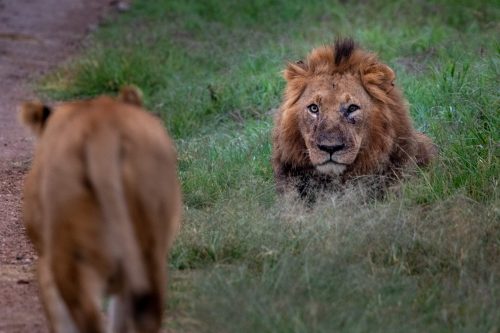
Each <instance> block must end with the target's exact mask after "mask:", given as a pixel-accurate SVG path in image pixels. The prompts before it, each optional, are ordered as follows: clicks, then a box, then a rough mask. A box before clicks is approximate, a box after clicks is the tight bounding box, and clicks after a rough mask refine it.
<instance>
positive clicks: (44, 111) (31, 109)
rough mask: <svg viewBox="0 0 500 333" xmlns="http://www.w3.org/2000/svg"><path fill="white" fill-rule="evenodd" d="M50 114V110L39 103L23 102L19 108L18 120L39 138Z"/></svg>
mask: <svg viewBox="0 0 500 333" xmlns="http://www.w3.org/2000/svg"><path fill="white" fill-rule="evenodd" d="M51 114H52V109H51V108H50V107H48V106H47V105H45V104H43V103H41V102H38V101H36V102H25V103H23V104H22V105H21V107H20V112H19V120H20V121H21V123H22V124H24V125H25V126H27V127H29V128H30V129H31V131H32V132H33V133H34V134H35V135H36V136H40V135H41V134H42V132H43V129H44V128H45V124H46V123H47V119H49V117H50V115H51Z"/></svg>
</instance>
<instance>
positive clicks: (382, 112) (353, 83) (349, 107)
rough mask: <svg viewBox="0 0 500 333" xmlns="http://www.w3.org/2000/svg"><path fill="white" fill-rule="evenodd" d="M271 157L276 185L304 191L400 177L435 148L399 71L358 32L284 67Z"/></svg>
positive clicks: (429, 156) (426, 160)
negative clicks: (361, 42)
mask: <svg viewBox="0 0 500 333" xmlns="http://www.w3.org/2000/svg"><path fill="white" fill-rule="evenodd" d="M284 77H285V79H286V81H287V82H286V83H287V85H286V89H285V94H284V101H283V103H282V106H281V108H280V110H279V111H278V112H277V114H276V118H275V127H274V132H273V156H272V163H273V169H274V176H275V180H276V186H277V189H278V192H280V193H283V192H285V191H288V190H289V189H295V190H297V191H298V193H299V194H300V195H301V196H302V197H303V196H307V195H309V194H311V193H314V192H316V191H317V190H318V189H324V188H328V184H331V183H337V184H345V183H346V182H347V181H350V180H354V179H360V178H362V177H365V176H376V178H380V179H382V178H384V179H393V180H394V179H398V178H399V177H400V176H401V172H402V170H405V169H406V168H408V167H410V166H412V165H413V166H414V165H418V166H425V165H427V164H429V163H430V161H431V160H432V159H433V157H434V156H435V155H436V153H437V152H436V148H435V146H434V145H433V143H432V141H431V140H430V139H429V138H428V137H427V136H425V135H424V134H422V133H420V132H418V131H416V130H415V129H414V128H413V125H412V122H411V119H410V115H409V111H408V105H407V102H406V100H405V99H404V97H403V95H402V93H401V91H400V90H399V89H398V87H397V86H396V85H395V84H394V81H395V74H394V72H393V71H392V70H391V69H390V68H389V67H388V66H387V65H385V64H383V63H381V62H380V61H379V60H378V58H377V56H376V55H375V54H373V53H370V52H366V51H364V50H362V49H361V48H359V47H358V46H357V45H356V44H355V43H354V42H353V40H352V39H339V40H337V41H336V42H335V45H334V46H333V47H331V46H322V47H318V48H316V49H314V50H312V52H311V53H310V54H309V55H308V56H307V59H306V60H305V61H298V62H295V63H289V64H288V65H287V67H286V69H285V71H284Z"/></svg>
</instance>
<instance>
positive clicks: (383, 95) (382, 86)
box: [361, 62, 396, 102]
mask: <svg viewBox="0 0 500 333" xmlns="http://www.w3.org/2000/svg"><path fill="white" fill-rule="evenodd" d="M361 78H362V81H363V84H364V86H365V88H366V89H367V90H368V92H369V93H370V94H371V95H372V96H373V97H374V98H376V99H378V100H380V101H382V102H385V101H386V100H387V94H388V93H389V92H390V91H391V90H392V89H393V88H394V81H395V80H396V74H394V71H393V70H392V69H391V68H390V67H389V66H387V65H385V64H382V63H378V62H377V63H372V64H370V65H369V66H367V67H365V68H363V69H362V70H361Z"/></svg>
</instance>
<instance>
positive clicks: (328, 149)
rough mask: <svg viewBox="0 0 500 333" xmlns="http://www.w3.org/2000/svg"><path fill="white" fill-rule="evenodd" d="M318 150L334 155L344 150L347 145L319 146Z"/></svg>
mask: <svg viewBox="0 0 500 333" xmlns="http://www.w3.org/2000/svg"><path fill="white" fill-rule="evenodd" d="M318 148H319V149H320V150H323V151H326V152H327V153H330V154H333V153H335V152H337V151H339V150H342V149H344V148H345V144H343V143H341V144H336V145H318Z"/></svg>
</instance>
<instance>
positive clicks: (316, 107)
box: [307, 104, 319, 113]
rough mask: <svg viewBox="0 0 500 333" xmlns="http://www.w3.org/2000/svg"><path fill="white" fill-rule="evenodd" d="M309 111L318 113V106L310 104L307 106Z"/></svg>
mask: <svg viewBox="0 0 500 333" xmlns="http://www.w3.org/2000/svg"><path fill="white" fill-rule="evenodd" d="M307 109H308V110H309V112H311V113H318V112H319V106H318V105H317V104H311V105H309V106H308V107H307Z"/></svg>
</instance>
